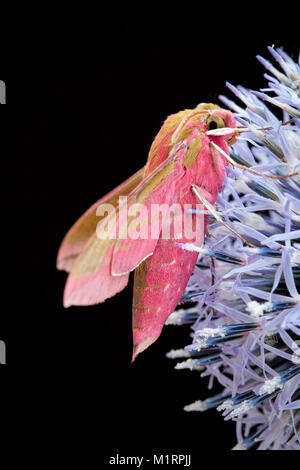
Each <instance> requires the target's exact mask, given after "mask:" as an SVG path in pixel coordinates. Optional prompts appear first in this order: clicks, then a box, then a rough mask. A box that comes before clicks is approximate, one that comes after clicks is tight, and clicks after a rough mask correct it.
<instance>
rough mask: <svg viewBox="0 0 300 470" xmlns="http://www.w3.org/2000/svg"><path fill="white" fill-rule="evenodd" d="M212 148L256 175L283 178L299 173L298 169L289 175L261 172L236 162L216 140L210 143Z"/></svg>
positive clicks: (232, 162)
mask: <svg viewBox="0 0 300 470" xmlns="http://www.w3.org/2000/svg"><path fill="white" fill-rule="evenodd" d="M209 145H210V146H211V147H212V148H214V149H216V150H217V151H218V152H220V153H221V154H222V155H223V156H224V157H225V158H226V160H228V161H229V163H231V165H232V166H233V167H235V168H240V169H241V170H247V171H249V172H250V173H253V174H254V175H259V176H265V177H266V178H273V179H283V178H290V177H291V176H295V175H297V174H298V172H297V171H296V172H295V173H291V174H289V175H267V174H266V173H260V172H259V171H256V170H252V168H249V167H247V166H245V165H241V164H240V163H237V162H235V161H234V160H232V158H230V156H229V155H227V153H226V152H224V150H222V149H221V147H219V146H218V145H217V144H215V143H214V142H210V144H209Z"/></svg>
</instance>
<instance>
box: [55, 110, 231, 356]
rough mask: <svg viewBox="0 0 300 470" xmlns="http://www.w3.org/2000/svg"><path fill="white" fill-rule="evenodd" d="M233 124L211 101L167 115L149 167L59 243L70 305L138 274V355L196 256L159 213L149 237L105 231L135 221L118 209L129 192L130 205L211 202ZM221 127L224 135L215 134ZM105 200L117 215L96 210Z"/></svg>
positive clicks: (109, 292)
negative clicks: (165, 232)
mask: <svg viewBox="0 0 300 470" xmlns="http://www.w3.org/2000/svg"><path fill="white" fill-rule="evenodd" d="M235 128H236V121H235V118H234V115H233V114H232V113H231V112H230V111H227V110H224V109H221V108H220V107H219V106H217V105H214V104H210V103H208V104H207V103H203V104H200V105H198V106H197V107H196V108H195V109H186V110H184V111H180V112H178V113H176V114H172V115H170V116H169V117H168V118H167V119H166V120H165V122H164V123H163V126H162V127H161V129H160V131H159V133H158V134H157V136H156V137H155V139H154V141H153V144H152V146H151V148H150V151H149V155H148V159H147V162H146V165H145V167H144V168H142V169H141V170H139V171H138V172H137V173H135V174H134V175H133V176H132V177H131V178H129V179H128V180H127V181H125V182H124V183H122V184H121V185H120V186H118V187H117V188H116V189H114V190H113V191H111V192H110V193H109V194H107V195H106V196H104V197H103V198H101V199H100V200H99V201H97V202H96V203H95V204H94V205H92V206H91V207H90V208H89V209H88V210H87V211H86V212H85V213H84V214H83V215H82V216H81V217H80V218H79V219H78V220H77V222H76V223H75V224H74V225H73V227H72V228H71V229H70V230H69V231H68V233H67V234H66V236H65V238H64V239H63V241H62V244H61V246H60V249H59V252H58V257H57V267H58V269H61V270H65V271H67V272H69V275H68V279H67V282H66V286H65V291H64V306H65V307H69V306H71V305H92V304H98V303H100V302H103V301H105V300H106V299H108V298H109V297H112V296H114V295H115V294H117V293H118V292H120V291H121V290H122V289H124V288H125V286H126V285H127V283H128V277H129V273H130V272H131V271H133V270H134V271H135V272H134V293H133V307H132V310H133V326H132V327H133V360H134V359H135V357H136V356H137V354H139V353H140V352H142V351H143V350H145V349H146V348H147V347H148V346H149V345H150V344H152V343H153V342H154V341H156V339H157V338H158V337H159V335H160V333H161V331H162V328H163V326H164V324H165V322H166V320H167V318H168V316H169V315H170V314H171V313H172V312H173V311H174V309H175V308H176V306H177V305H178V303H179V301H180V298H181V296H182V294H183V292H184V290H185V288H186V285H187V283H188V280H189V278H190V276H191V274H192V272H193V270H194V267H195V264H196V261H197V255H198V253H197V252H193V251H187V250H184V249H183V248H181V246H180V242H185V241H187V240H186V237H185V236H182V237H181V238H178V237H177V238H176V237H175V236H170V237H169V238H168V237H163V236H162V235H161V234H162V222H161V220H160V219H159V218H158V228H159V229H158V230H157V231H156V232H157V233H156V234H154V235H153V236H150V237H144V238H135V239H134V238H132V237H129V236H128V233H127V236H125V237H120V236H119V237H107V238H105V237H101V233H102V232H103V233H104V232H105V231H106V232H107V227H108V225H109V226H110V230H112V228H115V225H120V226H121V227H122V228H124V227H126V228H127V229H128V227H129V225H130V224H131V226H132V223H133V222H137V220H135V219H137V218H138V214H137V215H130V216H128V215H126V214H125V212H124V209H123V208H122V206H121V207H120V206H118V201H119V198H120V196H123V197H125V196H126V197H127V208H128V207H131V206H132V205H133V204H140V205H143V206H144V207H145V208H146V209H149V212H150V208H151V206H153V205H155V204H167V205H172V204H173V203H177V204H179V206H181V207H185V205H189V207H191V208H193V207H195V206H196V204H197V203H198V202H199V197H200V198H201V201H202V202H203V201H207V205H208V204H210V205H213V204H214V203H215V201H216V199H217V196H218V193H219V191H220V188H221V187H222V185H223V182H224V174H225V171H226V166H227V165H229V162H228V159H227V158H226V156H227V155H229V152H228V145H230V144H231V143H232V142H233V139H234V138H235ZM218 129H224V132H222V131H221V132H220V133H219V134H218V133H217V130H218ZM214 130H215V131H216V132H213V131H214ZM200 194H202V197H201V196H200ZM103 204H110V205H112V206H113V207H115V208H116V212H115V214H114V218H112V216H110V215H109V214H104V215H103V214H102V215H100V216H99V213H98V212H97V209H98V208H99V207H100V206H101V205H103ZM191 212H192V211H191ZM192 217H194V216H192ZM152 222H153V221H152V219H151V217H150V219H147V220H146V222H145V220H142V221H141V220H139V225H140V226H141V224H144V226H145V224H146V225H147V224H148V225H149V226H150V225H151V223H152ZM206 226H207V215H204V219H203V224H202V226H201V228H200V230H198V232H197V237H196V238H197V240H196V239H195V240H192V242H196V243H197V244H198V245H201V244H202V243H203V240H204V236H205V232H206ZM103 233H102V234H103ZM189 241H191V240H189Z"/></svg>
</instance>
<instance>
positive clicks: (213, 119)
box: [206, 115, 226, 131]
mask: <svg viewBox="0 0 300 470" xmlns="http://www.w3.org/2000/svg"><path fill="white" fill-rule="evenodd" d="M206 127H207V129H208V130H209V131H212V130H213V129H220V128H221V127H226V126H225V122H224V119H222V118H221V116H217V115H215V116H208V118H207V119H206Z"/></svg>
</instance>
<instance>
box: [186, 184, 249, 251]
mask: <svg viewBox="0 0 300 470" xmlns="http://www.w3.org/2000/svg"><path fill="white" fill-rule="evenodd" d="M191 187H192V191H193V192H194V193H195V195H196V197H197V198H198V199H199V200H200V201H201V202H202V204H204V205H205V207H206V208H207V210H208V212H210V213H211V215H212V216H213V217H214V218H215V219H216V220H217V221H218V222H220V223H221V224H222V225H224V227H226V228H227V229H228V230H230V231H231V232H232V233H234V234H235V235H236V236H237V237H238V238H239V239H240V240H242V242H243V243H245V245H248V246H250V248H257V246H256V245H253V244H252V243H250V242H248V240H246V239H245V238H244V237H243V236H242V235H240V234H239V233H238V232H236V231H235V230H234V229H233V228H232V227H230V225H228V224H227V223H226V222H224V220H223V219H222V217H221V216H220V215H219V214H218V213H217V211H216V210H215V208H214V206H212V205H211V204H210V202H208V201H207V199H205V197H204V196H203V195H202V194H201V188H199V186H197V185H196V184H192V186H191Z"/></svg>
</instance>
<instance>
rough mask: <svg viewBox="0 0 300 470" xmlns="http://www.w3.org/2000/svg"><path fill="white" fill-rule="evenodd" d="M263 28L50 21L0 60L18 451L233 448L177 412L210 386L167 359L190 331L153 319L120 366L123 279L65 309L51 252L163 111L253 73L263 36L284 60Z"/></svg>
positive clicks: (129, 167) (3, 333) (125, 338)
mask: <svg viewBox="0 0 300 470" xmlns="http://www.w3.org/2000/svg"><path fill="white" fill-rule="evenodd" d="M276 33H277V31H276ZM276 33H275V34H274V33H273V34H269V35H266V36H265V38H264V39H260V38H257V37H255V38H254V37H253V35H249V36H247V35H245V37H242V38H241V37H240V36H237V35H236V34H234V32H232V33H231V34H229V33H228V32H227V33H226V34H224V33H218V34H216V32H215V31H214V30H213V28H212V29H210V28H207V30H203V28H202V29H200V28H199V30H198V29H197V28H196V27H195V25H194V29H191V28H190V27H189V25H188V24H186V23H184V25H182V24H180V25H179V24H175V25H174V27H173V28H166V25H165V24H152V23H151V22H149V21H146V20H145V18H136V17H135V18H126V19H125V18H120V17H118V18H109V19H107V20H105V21H102V23H101V26H99V28H98V29H97V31H96V32H95V31H93V34H91V36H86V35H85V34H82V32H81V30H80V29H78V31H77V34H76V32H75V35H74V36H73V35H69V34H66V37H65V38H64V41H55V28H54V30H53V33H52V36H51V37H50V39H49V41H47V44H46V43H40V40H39V36H38V35H37V36H35V38H34V40H33V41H32V43H31V44H30V46H29V45H28V44H27V43H26V45H25V43H24V44H23V42H22V37H20V40H19V41H18V44H17V45H15V46H13V49H12V51H10V53H9V54H8V55H7V57H6V58H5V59H3V61H2V64H1V73H2V76H1V77H0V79H4V80H5V81H6V84H7V105H6V107H5V110H4V109H3V106H2V107H1V119H2V129H3V130H4V132H3V139H4V141H5V143H6V144H7V148H8V152H7V154H6V155H4V156H3V158H2V160H1V163H2V172H1V173H2V185H1V189H2V202H3V204H2V210H3V212H4V213H3V214H2V221H3V227H4V230H2V232H3V233H2V235H3V242H2V266H3V268H2V269H3V271H4V273H5V278H6V281H7V282H6V285H5V287H4V289H3V293H2V314H1V323H0V338H1V339H3V340H5V342H6V345H7V365H6V366H2V367H1V371H3V372H4V375H6V376H7V382H8V381H10V383H11V384H12V386H11V388H9V389H7V392H8V394H9V395H10V396H11V397H13V403H14V406H13V409H14V411H16V410H17V411H18V413H17V419H16V421H14V426H13V428H14V430H13V431H12V432H13V433H17V434H19V435H20V436H21V437H24V439H25V437H26V436H27V437H28V436H29V438H30V440H31V444H30V445H29V446H26V450H24V452H28V453H29V454H30V452H31V451H33V449H34V448H35V447H36V446H38V447H42V448H43V447H44V446H45V449H47V450H46V451H45V452H46V454H45V455H46V456H47V458H50V457H51V453H52V452H51V448H52V447H53V448H54V447H55V448H57V447H58V448H62V449H69V450H70V453H72V454H73V455H75V456H76V455H77V454H78V455H79V454H80V453H85V454H86V456H91V455H94V456H96V458H97V460H98V462H107V461H108V458H109V456H111V455H116V453H119V454H121V455H125V456H126V455H144V456H145V457H147V456H149V457H151V455H152V454H153V453H156V454H160V453H164V454H166V453H189V454H190V453H191V454H192V458H193V459H194V462H195V461H196V460H197V459H198V458H199V456H201V455H203V454H207V453H208V452H211V451H214V450H215V449H218V450H219V452H220V453H221V455H222V453H224V452H225V451H226V450H228V449H230V448H232V447H233V445H235V443H236V440H235V426H234V424H233V423H231V422H227V423H224V422H223V418H222V416H221V415H220V414H218V412H217V411H210V412H207V413H202V414H197V413H185V412H184V411H183V406H184V405H185V404H188V403H190V402H192V401H194V400H197V399H204V398H205V397H207V396H208V395H212V394H213V393H215V392H216V391H217V390H219V389H218V388H217V387H216V389H215V390H214V391H213V392H212V391H207V380H206V379H200V378H199V375H198V374H197V372H190V371H175V370H174V363H173V362H172V361H170V360H168V359H166V358H165V353H166V352H167V351H169V350H170V349H173V348H178V347H183V346H184V345H185V344H187V342H188V340H189V328H185V327H168V328H165V329H164V331H163V333H162V335H161V337H160V338H159V340H158V341H157V342H156V343H155V344H154V345H152V346H151V347H150V348H149V349H148V350H147V351H145V352H144V353H143V354H142V355H140V356H139V357H138V358H137V360H136V362H135V363H134V364H133V365H131V364H130V360H131V348H132V340H131V297H132V279H131V282H130V284H129V286H128V287H127V289H126V290H124V291H123V292H122V293H120V294H119V295H117V296H116V297H115V298H112V299H110V300H108V301H106V302H105V304H101V305H98V306H93V307H82V308H79V307H77V308H75V307H72V308H69V309H64V308H63V307H62V293H63V288H64V282H65V279H66V275H65V273H62V272H57V271H56V269H55V258H56V253H57V249H58V247H59V243H60V241H61V239H62V237H63V235H64V234H65V232H66V231H67V229H68V228H69V227H70V225H71V224H72V223H73V222H74V221H75V220H76V218H77V217H78V216H79V215H81V213H82V212H83V211H84V210H85V209H86V208H87V207H88V206H89V205H90V204H92V203H93V202H94V201H95V200H97V199H98V198H99V197H100V196H102V195H104V194H105V193H106V192H108V191H109V190H111V189H112V188H113V187H115V186H116V185H117V184H119V183H120V182H121V181H123V180H125V179H126V178H127V177H129V176H130V175H131V174H132V173H133V172H135V171H136V170H137V169H139V168H140V167H142V166H143V165H144V163H145V160H146V158H147V152H148V150H149V147H150V145H151V142H152V140H153V138H154V137H155V135H156V133H157V132H158V130H159V128H160V126H161V124H162V122H163V120H164V119H165V118H166V116H167V115H169V114H171V113H174V112H177V111H179V110H181V109H184V108H193V107H195V106H196V105H197V104H198V103H200V102H215V103H219V101H218V94H226V93H227V94H228V95H229V96H230V92H229V91H227V90H226V87H225V81H226V80H228V81H230V82H231V83H233V84H242V85H244V86H246V87H249V88H254V89H258V88H259V87H263V86H266V80H265V79H264V78H263V72H264V70H263V67H262V66H261V65H260V64H259V63H258V62H257V60H256V59H255V55H256V54H261V55H263V56H265V57H267V58H269V57H270V56H269V53H268V51H267V49H266V47H267V46H268V45H271V44H273V43H274V44H275V45H276V46H283V47H284V49H285V50H286V51H287V52H288V53H290V54H292V55H293V56H294V57H295V58H297V52H298V44H297V42H296V40H294V39H293V38H291V37H288V36H285V37H284V38H280V37H279V36H278V34H276ZM83 36H85V41H84V40H83ZM219 104H220V103H219ZM9 246H12V249H10V248H9ZM4 369H5V370H4ZM29 428H32V429H33V430H34V432H33V433H32V434H31V431H30V432H29ZM50 429H51V433H50V434H51V436H50V437H49V436H48V437H46V435H45V433H46V431H47V430H50ZM83 448H84V451H83Z"/></svg>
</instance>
